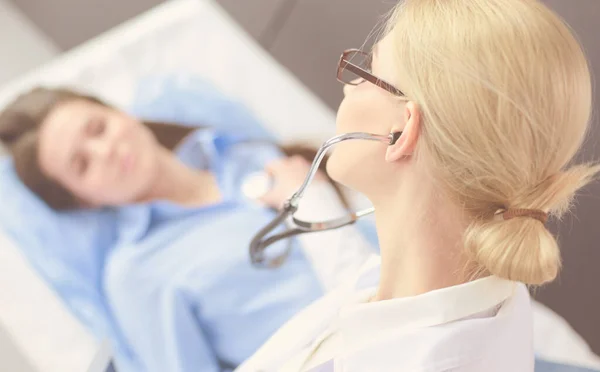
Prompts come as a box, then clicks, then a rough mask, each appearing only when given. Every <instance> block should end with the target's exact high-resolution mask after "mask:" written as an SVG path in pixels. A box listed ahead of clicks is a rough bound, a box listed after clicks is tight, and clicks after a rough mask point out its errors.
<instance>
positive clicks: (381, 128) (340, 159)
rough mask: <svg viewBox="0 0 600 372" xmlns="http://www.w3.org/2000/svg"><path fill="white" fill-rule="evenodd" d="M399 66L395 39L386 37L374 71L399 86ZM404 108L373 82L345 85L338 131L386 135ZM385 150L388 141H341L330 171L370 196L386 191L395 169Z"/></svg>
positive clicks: (375, 56) (374, 58) (376, 52)
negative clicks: (388, 160) (386, 156)
mask: <svg viewBox="0 0 600 372" xmlns="http://www.w3.org/2000/svg"><path fill="white" fill-rule="evenodd" d="M396 70H397V69H396V68H395V59H394V58H393V45H392V41H391V39H389V37H386V38H384V39H383V40H381V41H380V42H379V43H378V44H377V46H376V47H375V49H374V52H373V56H372V63H371V72H372V73H373V75H375V76H377V77H379V78H381V79H383V80H385V81H387V82H389V83H391V84H394V85H396V86H399V85H398V84H397V82H398V81H401V79H399V78H398V76H397V75H396ZM404 108H405V102H403V101H402V100H400V99H399V98H398V97H396V96H394V95H392V94H391V93H389V92H388V91H386V90H384V89H382V88H380V87H378V86H376V85H375V84H372V83H370V82H367V81H364V82H361V83H359V84H358V85H346V86H344V100H343V101H342V103H341V105H340V107H339V109H338V113H337V120H336V126H337V133H338V134H343V133H349V132H367V133H373V134H380V135H387V134H389V133H390V132H391V131H392V129H394V127H398V125H399V123H400V121H401V120H402V119H403V112H404V111H403V110H404ZM386 150H387V146H386V144H385V143H381V142H372V141H365V140H351V141H346V142H342V143H341V144H339V145H337V147H336V148H335V149H334V151H333V153H332V155H331V159H330V160H329V162H328V164H327V171H328V173H329V175H330V176H331V177H332V178H333V179H335V180H336V181H338V182H340V183H342V184H344V185H346V186H348V187H351V188H353V189H355V190H357V191H360V192H362V193H364V194H365V195H366V196H367V197H371V196H372V194H374V193H375V194H376V193H381V192H383V191H382V188H383V187H384V186H385V185H386V183H387V184H390V183H392V182H393V180H392V178H391V177H389V175H390V172H393V171H395V169H393V167H394V166H393V165H392V164H390V163H387V162H386V161H385V154H386ZM396 173H397V172H396Z"/></svg>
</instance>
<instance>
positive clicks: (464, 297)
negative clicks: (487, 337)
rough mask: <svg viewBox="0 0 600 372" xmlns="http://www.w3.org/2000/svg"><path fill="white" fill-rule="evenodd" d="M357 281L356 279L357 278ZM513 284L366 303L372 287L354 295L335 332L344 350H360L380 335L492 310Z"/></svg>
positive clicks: (373, 266) (493, 282) (495, 282)
mask: <svg viewBox="0 0 600 372" xmlns="http://www.w3.org/2000/svg"><path fill="white" fill-rule="evenodd" d="M380 263H381V261H380V259H379V260H378V261H375V262H374V260H371V261H369V262H367V263H366V264H365V265H366V266H368V267H367V268H365V269H364V270H362V272H361V275H360V276H368V275H372V271H373V270H376V271H379V268H380ZM359 281H360V277H359ZM516 287H517V286H516V283H515V282H512V281H509V280H504V279H501V278H498V277H496V276H489V277H486V278H482V279H478V280H475V281H471V282H468V283H465V284H460V285H457V286H452V287H447V288H442V289H438V290H435V291H431V292H427V293H424V294H422V295H418V296H413V297H406V298H398V299H392V300H386V301H378V302H366V301H367V300H368V298H370V297H371V296H373V295H374V294H375V292H376V288H375V287H371V288H369V289H364V290H362V291H359V292H355V297H354V299H353V301H350V303H348V304H346V305H345V306H343V307H342V308H341V310H340V313H339V319H338V322H339V323H338V325H339V331H340V333H341V335H342V337H343V340H344V347H345V348H346V349H348V348H349V349H355V348H358V347H361V345H362V344H363V343H364V342H365V341H366V340H373V339H374V338H378V337H381V336H382V335H384V334H389V333H398V332H403V331H410V330H414V329H417V328H425V327H432V326H437V325H441V324H445V323H450V322H453V321H456V320H460V319H464V318H468V317H472V316H475V315H478V314H479V313H482V312H485V311H486V310H491V309H494V308H495V307H497V306H499V305H500V304H502V303H503V302H504V301H505V300H506V299H507V298H509V297H510V296H511V295H512V294H513V293H514V291H515V289H516Z"/></svg>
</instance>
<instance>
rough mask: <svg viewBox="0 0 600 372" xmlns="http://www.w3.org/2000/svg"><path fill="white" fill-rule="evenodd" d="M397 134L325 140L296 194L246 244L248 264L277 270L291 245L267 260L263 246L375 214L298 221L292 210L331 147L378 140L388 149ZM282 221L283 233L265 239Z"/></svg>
mask: <svg viewBox="0 0 600 372" xmlns="http://www.w3.org/2000/svg"><path fill="white" fill-rule="evenodd" d="M401 134H402V132H394V133H390V134H388V135H378V134H370V133H362V132H357V133H346V134H342V135H339V136H336V137H333V138H331V139H329V140H328V141H326V142H325V143H324V144H323V145H322V146H321V148H319V151H318V152H317V155H316V156H315V159H314V160H313V163H312V165H311V167H310V170H309V172H308V174H307V175H306V178H305V179H304V183H303V184H302V185H301V186H300V188H299V189H298V191H296V192H295V193H294V194H293V195H292V197H291V198H289V199H288V200H287V201H286V202H285V203H284V205H283V209H282V210H281V211H279V213H278V214H277V216H276V217H275V218H274V219H273V220H272V221H271V222H270V223H269V224H268V225H266V226H265V227H264V228H262V229H261V230H260V231H259V232H257V233H256V235H254V238H253V239H252V241H251V242H250V261H251V262H252V264H253V265H255V266H257V267H262V268H277V267H279V266H281V265H283V263H285V261H286V259H287V258H288V256H289V254H290V252H291V250H292V245H291V244H288V246H287V248H286V249H285V250H284V251H283V252H282V253H280V254H278V255H275V256H274V257H272V258H267V256H266V254H265V251H266V249H267V247H268V246H270V245H272V244H273V243H275V242H277V241H280V240H282V239H287V238H291V237H293V236H296V235H300V234H307V233H313V232H319V231H327V230H334V229H339V228H340V227H343V226H347V225H351V224H353V223H355V222H356V221H357V220H358V219H359V218H361V217H363V216H367V215H369V214H371V213H373V212H375V208H373V207H371V208H367V209H363V210H361V211H357V212H351V213H350V214H348V215H347V216H344V217H339V218H335V219H330V220H325V221H319V222H308V221H302V220H300V219H298V218H296V217H294V213H296V211H297V210H298V206H299V203H300V199H302V197H303V196H304V192H305V190H306V188H307V187H308V186H309V185H310V183H311V182H312V180H313V178H314V176H315V174H316V173H317V170H318V169H319V165H320V164H321V162H322V161H323V158H324V157H325V154H326V153H327V151H328V150H329V149H330V148H331V147H332V146H334V145H337V144H338V143H340V142H343V141H347V140H367V141H378V142H384V143H387V144H388V146H391V145H394V144H395V143H396V142H397V141H398V139H399V138H400V135H401ZM284 222H285V223H286V225H287V226H288V228H287V230H285V231H283V232H281V233H277V234H273V235H271V236H268V237H267V235H268V234H269V233H271V232H272V231H273V230H275V229H276V228H277V227H278V226H279V225H281V224H282V223H284Z"/></svg>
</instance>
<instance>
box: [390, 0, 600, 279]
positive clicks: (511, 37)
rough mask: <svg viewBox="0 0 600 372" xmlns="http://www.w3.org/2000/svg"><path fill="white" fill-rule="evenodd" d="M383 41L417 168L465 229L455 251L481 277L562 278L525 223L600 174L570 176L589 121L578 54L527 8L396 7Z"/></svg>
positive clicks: (559, 24)
mask: <svg viewBox="0 0 600 372" xmlns="http://www.w3.org/2000/svg"><path fill="white" fill-rule="evenodd" d="M387 34H388V36H389V37H390V38H392V41H393V43H394V47H395V48H396V50H395V52H396V55H395V56H396V58H397V61H396V62H397V63H396V65H397V68H398V70H397V72H398V76H399V80H400V82H401V83H400V88H401V89H402V90H403V91H404V92H405V93H406V95H407V96H408V97H409V98H410V99H411V100H413V101H415V102H416V103H418V104H419V106H420V108H421V110H422V116H423V124H422V133H421V138H420V141H419V144H418V146H417V150H416V154H415V156H416V159H417V161H425V162H427V167H428V168H429V169H431V170H432V172H431V175H432V179H433V180H434V181H435V184H436V186H439V189H440V190H441V191H443V192H445V193H446V194H447V195H448V196H450V197H451V198H453V200H454V201H455V202H456V203H458V205H461V206H464V208H465V210H466V211H467V212H468V213H469V216H471V217H472V222H471V223H470V226H469V227H468V228H467V230H466V232H465V235H464V245H465V249H466V251H467V253H468V255H469V257H470V258H471V260H472V262H473V263H474V264H475V266H476V269H477V270H479V271H486V272H489V273H491V274H494V275H497V276H500V277H503V278H507V279H511V280H515V281H520V282H523V283H526V284H532V285H537V284H542V283H545V282H548V281H551V280H553V279H554V278H555V277H556V275H557V273H558V271H559V268H560V252H559V249H558V245H557V242H556V240H555V238H554V237H553V236H552V234H551V233H550V232H549V231H548V230H547V229H546V227H545V226H544V225H543V224H542V223H541V222H540V221H538V220H536V219H533V218H514V219H511V220H507V221H503V220H497V219H494V218H493V217H494V213H495V212H497V211H498V210H500V209H506V208H529V209H539V210H543V211H546V212H548V213H550V215H552V216H555V217H560V216H561V215H562V214H563V213H564V212H566V211H567V210H568V208H569V206H570V204H571V200H572V197H573V195H574V193H575V192H576V191H577V190H578V189H579V188H581V187H583V186H584V185H586V184H587V183H588V182H589V181H591V180H592V178H593V177H594V176H595V174H596V173H597V172H598V170H599V168H598V167H597V166H595V165H573V166H569V165H570V163H571V161H572V159H573V157H574V156H575V154H576V152H577V151H578V149H579V147H580V146H581V144H582V142H583V140H584V137H585V133H586V130H587V127H588V122H589V120H590V116H591V115H590V113H591V105H592V86H591V78H590V71H589V67H588V63H587V60H586V58H585V55H584V53H583V51H582V49H581V47H580V45H579V43H578V42H577V40H576V38H575V37H574V36H573V34H572V33H571V31H570V29H569V28H568V26H567V25H566V24H565V23H564V22H563V21H562V20H561V19H560V18H559V17H558V16H557V15H555V14H554V13H553V12H552V11H550V10H549V9H548V8H547V7H546V6H544V5H543V4H541V3H540V2H539V1H536V0H406V1H405V2H404V3H403V4H400V5H398V7H397V8H396V9H395V10H394V12H393V14H392V16H391V18H390V20H389V22H388V27H387Z"/></svg>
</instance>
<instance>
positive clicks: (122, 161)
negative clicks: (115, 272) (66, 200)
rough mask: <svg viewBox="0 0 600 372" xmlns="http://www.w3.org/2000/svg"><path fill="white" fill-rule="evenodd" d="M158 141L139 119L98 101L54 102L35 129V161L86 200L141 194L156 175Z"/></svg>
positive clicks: (112, 200) (104, 202)
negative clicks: (37, 148) (36, 152)
mask: <svg viewBox="0 0 600 372" xmlns="http://www.w3.org/2000/svg"><path fill="white" fill-rule="evenodd" d="M157 154H158V144H157V142H156V140H155V138H154V136H153V134H152V133H151V132H150V130H149V129H148V128H147V127H146V126H145V125H143V124H142V123H140V122H139V121H138V120H136V119H134V118H132V117H130V116H128V115H126V114H125V113H123V112H120V111H116V110H114V109H111V108H107V107H104V106H102V105H99V104H96V103H92V102H88V101H84V100H75V101H70V102H66V103H63V104H60V105H58V106H57V107H56V108H54V109H53V110H52V111H51V112H50V113H49V115H48V116H47V117H46V119H45V120H44V122H43V124H42V126H41V129H40V138H39V154H38V157H39V159H38V160H39V164H40V167H41V170H42V172H44V173H45V174H46V175H47V176H48V177H50V178H51V179H53V180H55V181H57V182H59V183H60V184H62V186H64V187H65V188H67V189H68V190H69V191H71V192H72V193H73V194H74V195H75V196H76V197H78V198H79V199H81V200H82V202H83V204H86V205H88V206H96V207H99V206H115V205H122V204H128V203H133V202H136V201H138V200H140V199H142V198H144V196H145V193H147V192H148V189H149V188H150V187H151V186H152V184H153V182H154V180H155V179H156V177H157V173H158V172H157V166H156V164H157V162H156V161H155V159H156V157H157Z"/></svg>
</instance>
